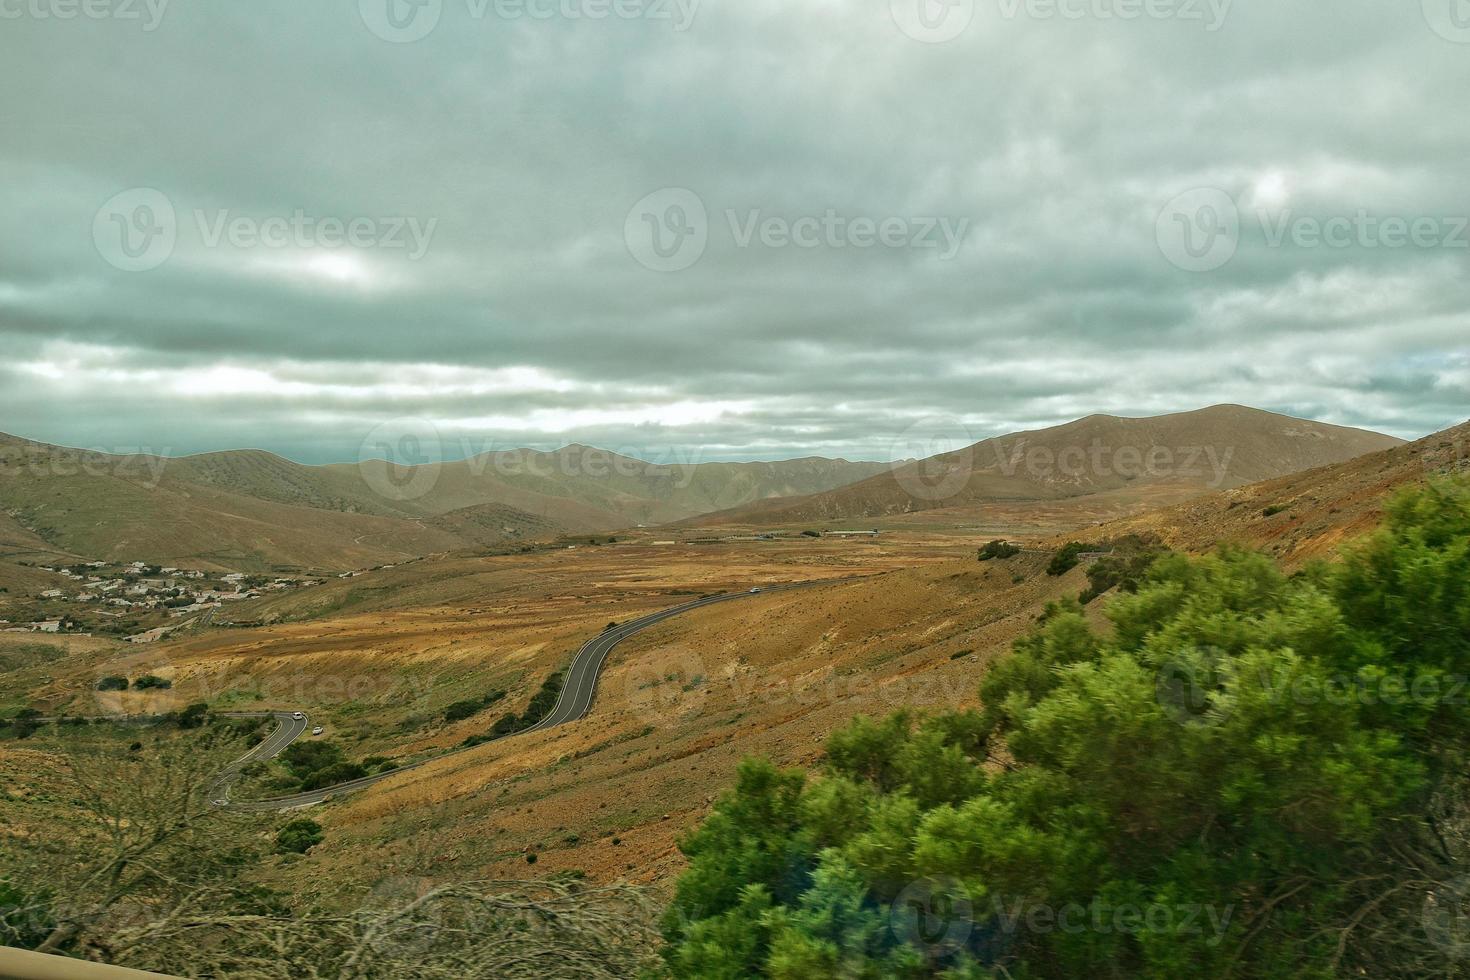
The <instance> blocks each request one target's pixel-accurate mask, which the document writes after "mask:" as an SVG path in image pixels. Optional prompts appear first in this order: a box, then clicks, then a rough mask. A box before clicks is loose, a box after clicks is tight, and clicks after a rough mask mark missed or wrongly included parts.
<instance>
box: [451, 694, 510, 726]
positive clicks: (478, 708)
mask: <svg viewBox="0 0 1470 980" xmlns="http://www.w3.org/2000/svg"><path fill="white" fill-rule="evenodd" d="M504 699H505V692H504V691H491V692H490V693H489V694H487V695H485V696H484V697H483V698H480V699H478V700H470V701H456V702H454V703H453V704H451V705H450V706H449V707H447V708H445V709H444V720H445V721H446V722H455V721H464V720H465V719H466V718H473V717H474V716H475V715H477V714H479V713H480V712H482V711H484V710H485V709H486V708H488V707H490V706H491V705H493V704H495V703H496V702H498V701H502V700H504Z"/></svg>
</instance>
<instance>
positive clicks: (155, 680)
mask: <svg viewBox="0 0 1470 980" xmlns="http://www.w3.org/2000/svg"><path fill="white" fill-rule="evenodd" d="M173 686H174V682H173V681H171V680H168V679H167V678H164V677H155V676H154V675H152V674H145V675H143V676H142V677H139V678H137V679H135V680H134V681H133V690H135V691H166V690H168V689H169V688H171V687H173Z"/></svg>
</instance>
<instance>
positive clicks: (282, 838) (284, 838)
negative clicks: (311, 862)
mask: <svg viewBox="0 0 1470 980" xmlns="http://www.w3.org/2000/svg"><path fill="white" fill-rule="evenodd" d="M324 837H326V834H324V833H323V832H322V825H321V824H319V823H317V822H316V821H315V820H308V819H306V818H305V817H302V818H301V819H299V820H292V821H291V822H290V823H288V824H286V826H284V827H282V828H281V829H280V830H279V831H278V832H277V833H276V853H277V854H305V853H306V852H307V851H309V850H311V849H312V848H313V847H316V846H317V845H318V844H320V843H321V842H322V839H323V838H324Z"/></svg>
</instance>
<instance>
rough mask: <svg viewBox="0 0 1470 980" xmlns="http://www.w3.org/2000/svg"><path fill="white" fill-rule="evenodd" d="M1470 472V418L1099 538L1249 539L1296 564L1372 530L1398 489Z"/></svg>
mask: <svg viewBox="0 0 1470 980" xmlns="http://www.w3.org/2000/svg"><path fill="white" fill-rule="evenodd" d="M1454 474H1460V475H1470V422H1464V423H1462V424H1460V425H1458V426H1455V427H1454V428H1450V429H1446V430H1445V431H1443V432H1437V433H1435V434H1434V435H1431V436H1427V437H1425V438H1423V439H1420V440H1417V441H1416V442H1410V443H1404V444H1403V445H1400V446H1396V447H1394V448H1392V449H1387V450H1384V451H1382V452H1376V453H1369V454H1367V455H1365V456H1359V457H1356V458H1354V459H1351V460H1349V461H1347V462H1345V463H1338V464H1336V465H1333V466H1324V467H1320V468H1317V469H1312V470H1307V471H1306V472H1302V473H1295V474H1292V475H1290V476H1286V477H1281V478H1278V479H1275V480H1268V481H1266V482H1264V483H1256V484H1252V485H1251V486H1247V487H1241V488H1238V489H1235V490H1229V491H1224V492H1220V493H1211V494H1206V495H1203V496H1200V497H1197V498H1195V499H1193V500H1190V501H1187V502H1185V503H1182V504H1177V505H1174V506H1172V507H1165V508H1162V509H1160V510H1156V511H1150V512H1148V513H1145V514H1140V515H1138V516H1136V517H1130V518H1125V519H1123V520H1120V521H1115V522H1112V523H1109V524H1106V525H1104V526H1102V527H1100V528H1097V529H1095V530H1094V531H1093V532H1091V533H1092V535H1094V536H1095V537H1097V538H1106V537H1115V536H1119V535H1122V534H1128V533H1138V532H1146V533H1152V534H1155V535H1157V536H1158V537H1160V538H1161V539H1163V541H1164V543H1166V544H1168V545H1169V546H1170V547H1172V548H1175V549H1177V550H1180V551H1190V552H1195V553H1198V552H1203V551H1209V550H1210V549H1212V548H1214V547H1216V546H1217V545H1219V544H1241V545H1245V546H1247V547H1251V548H1256V549H1260V550H1263V551H1267V552H1270V553H1272V554H1274V555H1276V556H1277V557H1278V558H1280V559H1281V560H1282V561H1283V562H1285V563H1287V564H1288V565H1296V564H1300V563H1301V562H1303V561H1305V560H1307V559H1311V558H1321V557H1326V556H1328V555H1331V554H1332V553H1333V552H1334V551H1336V549H1337V548H1338V547H1339V546H1340V545H1342V544H1343V543H1344V542H1348V541H1351V540H1353V539H1354V538H1358V537H1361V536H1362V535H1364V534H1367V533H1369V532H1370V531H1372V530H1373V529H1374V528H1375V527H1377V526H1378V525H1379V523H1380V521H1381V519H1382V517H1383V506H1384V503H1385V502H1386V501H1387V500H1388V499H1389V498H1390V497H1391V496H1393V494H1394V493H1395V492H1397V491H1398V490H1400V489H1402V488H1403V487H1406V486H1410V485H1413V484H1416V483H1419V482H1422V481H1424V480H1426V479H1431V478H1434V477H1438V476H1449V475H1454Z"/></svg>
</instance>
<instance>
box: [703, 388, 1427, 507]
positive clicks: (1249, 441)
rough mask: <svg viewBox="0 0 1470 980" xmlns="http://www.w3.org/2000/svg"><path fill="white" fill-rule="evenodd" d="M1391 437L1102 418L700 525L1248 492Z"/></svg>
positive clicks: (1282, 421) (1280, 423) (1284, 426)
mask: <svg viewBox="0 0 1470 980" xmlns="http://www.w3.org/2000/svg"><path fill="white" fill-rule="evenodd" d="M1401 442H1402V440H1399V439H1395V438H1393V437H1392V436H1386V435H1381V434H1379V433H1375V432H1367V431H1364V430H1362V429H1350V428H1344V427H1342V426H1335V425H1326V424H1323V423H1320V422H1309V421H1304V420H1301V419H1293V418H1289V417H1287V416H1283V415H1275V414H1272V413H1270V412H1262V411H1259V410H1257V409H1252V408H1244V407H1242V406H1238V405H1217V406H1215V407H1213V408H1206V409H1201V410H1199V411H1195V412H1184V413H1180V414H1176V415H1162V416H1158V417H1155V418H1142V419H1126V418H1117V417H1114V416H1110V415H1093V416H1089V417H1088V418H1085V419H1080V420H1078V421H1076V422H1070V423H1067V424H1066V425H1060V426H1056V427H1054V428H1050V429H1041V430H1038V431H1035V432H1021V433H1016V434H1014V435H1008V436H1001V437H999V438H996V439H987V440H985V441H984V442H979V443H976V444H975V445H973V446H970V447H968V448H966V449H962V450H957V451H955V452H951V453H944V454H941V455H939V456H934V457H931V458H929V459H926V460H920V461H918V462H915V463H911V464H908V465H906V466H901V467H897V468H895V469H893V470H892V471H890V472H886V473H883V474H880V475H878V476H875V477H872V478H870V479H867V480H863V481H862V482H860V483H855V484H852V485H851V486H847V487H842V488H839V489H836V490H832V491H827V492H824V493H818V494H812V495H808V496H805V497H798V498H793V499H789V500H773V501H766V502H763V503H759V504H753V505H748V506H745V507H740V508H736V509H733V510H730V511H727V512H724V513H721V514H715V515H707V516H705V517H703V518H701V519H700V523H732V524H762V523H764V524H791V523H797V522H803V521H806V522H811V521H830V520H862V519H867V518H874V517H884V516H892V515H895V514H907V513H913V512H916V511H924V510H935V509H941V508H965V507H975V506H977V505H980V504H983V503H987V502H994V501H1016V500H1027V501H1030V500H1057V499H1065V498H1072V497H1079V496H1086V495H1090V494H1098V493H1108V492H1114V491H1122V490H1127V491H1131V492H1136V493H1138V494H1140V495H1141V496H1143V495H1149V494H1156V493H1158V492H1161V491H1167V492H1172V493H1178V494H1188V493H1191V492H1205V491H1207V490H1210V489H1224V488H1229V487H1238V486H1241V485H1244V484H1247V483H1252V482H1256V481H1258V480H1266V479H1271V478H1273V477H1279V476H1283V475H1286V474H1289V473H1296V472H1299V471H1301V470H1305V469H1311V468H1313V467H1316V466H1323V465H1327V464H1331V463H1340V462H1343V461H1345V460H1349V459H1352V458H1353V457H1355V456H1360V455H1362V454H1363V453H1368V452H1373V451H1375V450H1381V449H1387V448H1389V447H1391V446H1395V445H1398V444H1400V443H1401Z"/></svg>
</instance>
